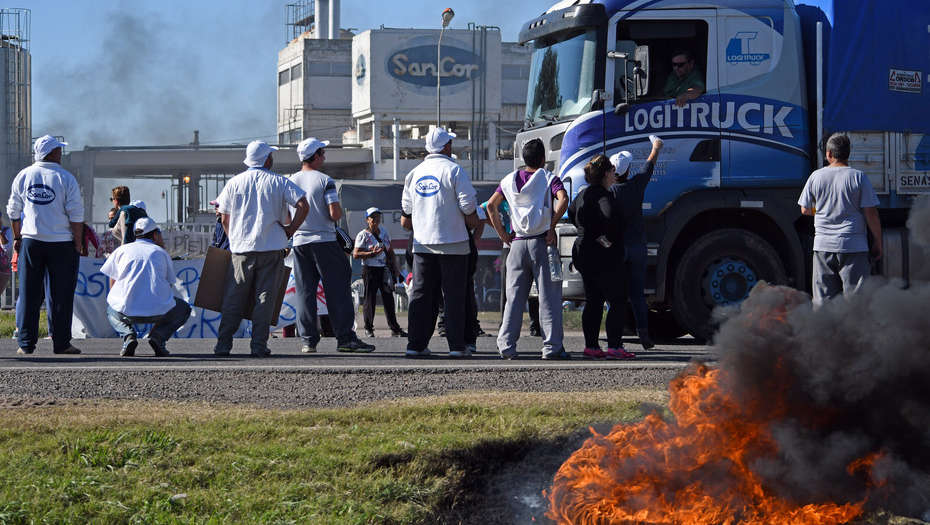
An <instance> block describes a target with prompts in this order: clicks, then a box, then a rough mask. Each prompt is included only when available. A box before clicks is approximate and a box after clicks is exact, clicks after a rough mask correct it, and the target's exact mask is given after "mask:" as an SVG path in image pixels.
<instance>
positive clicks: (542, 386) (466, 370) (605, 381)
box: [0, 334, 713, 408]
mask: <svg viewBox="0 0 930 525" xmlns="http://www.w3.org/2000/svg"><path fill="white" fill-rule="evenodd" d="M368 341H370V342H373V343H374V344H376V345H377V347H378V348H377V350H376V351H375V352H373V353H371V354H343V353H337V352H336V351H335V340H333V339H324V340H323V341H322V342H321V344H320V345H319V347H318V348H319V351H318V353H316V354H308V355H304V354H301V353H300V352H299V350H298V346H297V340H296V339H271V340H270V341H269V348H270V349H271V351H272V355H271V356H270V357H267V358H263V359H256V358H252V357H250V356H249V355H248V341H247V340H236V343H235V346H234V348H233V355H232V356H231V357H228V358H218V357H215V356H214V355H213V353H212V348H213V344H214V342H215V341H214V340H212V339H176V340H172V341H169V344H168V348H169V350H171V352H172V356H171V357H169V358H155V357H154V356H152V353H151V350H150V349H149V348H148V345H147V344H146V343H145V342H144V341H143V342H141V343H140V345H139V348H138V349H137V350H136V355H137V356H136V357H132V358H126V357H120V356H119V349H120V342H119V340H117V339H86V340H75V341H74V344H75V346H77V347H78V348H81V350H82V354H81V355H78V356H70V355H68V356H66V355H54V354H52V352H51V341H48V340H46V341H42V342H40V343H39V347H38V349H37V351H36V353H35V354H32V355H29V356H20V355H17V354H16V344H15V342H14V341H12V340H10V339H6V340H3V341H0V405H11V404H12V405H19V404H34V403H57V402H62V401H68V400H84V399H151V400H173V401H207V402H216V403H229V404H247V405H258V406H266V407H280V408H299V407H331V406H347V405H354V404H358V403H363V402H366V401H373V400H381V399H396V398H401V397H421V396H432V395H443V394H448V393H453V392H461V391H486V390H497V391H521V392H551V391H559V392H563V391H564V392H579V391H599V390H608V389H615V388H663V387H664V386H665V385H666V384H667V382H668V380H669V379H671V378H672V377H674V376H675V374H677V373H678V372H679V371H680V370H681V369H682V368H684V367H685V366H687V364H688V363H690V362H691V361H692V360H695V359H703V360H708V359H712V358H713V356H712V354H711V352H710V349H709V348H708V347H706V346H702V345H697V344H694V343H693V341H691V340H688V339H682V340H679V341H678V342H677V343H676V344H672V345H659V346H657V347H656V348H654V349H653V350H650V351H648V352H644V351H639V352H637V358H636V359H635V360H628V361H604V360H589V359H580V358H577V357H578V356H580V352H575V357H576V359H573V360H570V361H543V360H541V359H539V345H540V341H541V340H540V339H539V338H537V337H523V338H522V339H521V341H520V344H519V346H518V349H519V351H520V353H521V357H520V358H519V359H517V360H512V361H505V360H502V359H500V358H499V357H498V356H497V351H496V346H495V338H493V337H482V338H480V339H479V341H478V353H477V354H475V355H474V356H473V357H471V358H468V359H450V358H448V357H447V355H446V344H445V342H444V341H441V340H438V339H437V338H434V340H433V345H432V348H433V350H434V356H433V357H431V358H428V359H407V358H405V357H404V356H403V352H404V349H405V348H406V339H401V338H389V337H379V338H375V339H368ZM583 343H584V341H583V339H582V338H581V337H580V334H575V335H571V336H569V337H567V338H566V340H565V346H566V348H568V349H572V350H580V349H581V348H583ZM627 347H628V348H629V349H631V350H634V351H636V350H637V349H638V345H636V344H635V339H634V340H630V341H628V342H627Z"/></svg>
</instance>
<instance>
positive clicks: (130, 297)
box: [100, 217, 191, 357]
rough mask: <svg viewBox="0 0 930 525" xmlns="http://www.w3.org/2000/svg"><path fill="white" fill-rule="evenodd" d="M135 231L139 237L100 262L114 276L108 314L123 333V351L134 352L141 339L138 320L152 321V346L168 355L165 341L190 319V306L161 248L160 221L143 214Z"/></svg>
mask: <svg viewBox="0 0 930 525" xmlns="http://www.w3.org/2000/svg"><path fill="white" fill-rule="evenodd" d="M133 233H134V234H135V239H136V240H135V241H133V242H130V243H127V244H124V245H122V246H120V247H119V248H117V249H116V251H114V252H113V253H112V254H111V255H110V257H108V258H107V260H106V262H105V263H103V266H101V267H100V273H102V274H104V275H106V276H107V277H109V278H110V293H108V294H107V320H108V321H110V326H112V327H113V329H114V330H116V333H118V334H119V335H120V337H122V338H123V348H122V350H121V351H120V354H119V355H121V356H123V357H130V356H133V355H135V353H136V346H138V344H139V341H138V334H137V333H136V329H135V327H134V326H133V325H134V324H149V323H151V324H153V325H154V326H152V330H151V331H150V332H149V346H151V347H152V350H153V351H154V352H155V355H156V356H157V357H167V356H169V355H171V354H170V353H169V352H168V349H167V347H166V346H165V342H166V341H168V339H169V338H171V336H172V335H174V333H175V331H177V329H178V328H181V326H183V325H184V323H185V322H187V319H188V318H189V317H190V314H191V307H190V305H189V304H187V303H186V302H185V301H182V300H181V299H178V298H177V297H175V296H174V290H173V285H174V282H175V280H176V277H175V274H174V265H173V264H172V263H171V256H170V255H168V252H166V251H165V249H164V248H162V245H163V244H164V241H163V239H162V235H161V230H160V229H159V228H158V224H156V223H155V221H154V220H152V219H151V218H149V217H143V218H141V219H138V220H137V221H136V224H135V225H134V227H133Z"/></svg>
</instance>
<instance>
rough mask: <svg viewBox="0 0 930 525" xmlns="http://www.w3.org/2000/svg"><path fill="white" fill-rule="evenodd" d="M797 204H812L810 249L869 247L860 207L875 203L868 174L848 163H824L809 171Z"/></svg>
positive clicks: (834, 250) (857, 249) (833, 250)
mask: <svg viewBox="0 0 930 525" xmlns="http://www.w3.org/2000/svg"><path fill="white" fill-rule="evenodd" d="M798 205H800V206H803V207H805V208H813V209H814V210H815V213H814V251H818V252H831V253H859V252H868V251H869V242H868V238H867V237H866V223H865V215H863V213H862V208H871V207H875V206H878V196H877V195H875V190H874V189H873V188H872V183H871V182H870V181H869V178H868V177H867V176H866V175H865V174H864V173H862V172H861V171H859V170H856V169H853V168H848V167H835V168H831V167H826V168H820V169H819V170H817V171H815V172H814V173H811V176H810V178H808V179H807V184H805V185H804V190H803V191H801V197H800V198H799V199H798Z"/></svg>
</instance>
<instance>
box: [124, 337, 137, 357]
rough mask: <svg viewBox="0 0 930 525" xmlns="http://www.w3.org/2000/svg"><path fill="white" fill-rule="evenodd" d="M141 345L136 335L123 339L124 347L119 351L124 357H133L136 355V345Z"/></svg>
mask: <svg viewBox="0 0 930 525" xmlns="http://www.w3.org/2000/svg"><path fill="white" fill-rule="evenodd" d="M137 346H139V340H138V339H136V338H135V337H133V338H131V339H127V340H125V341H123V348H122V350H120V351H119V355H120V356H122V357H132V356H134V355H136V347H137Z"/></svg>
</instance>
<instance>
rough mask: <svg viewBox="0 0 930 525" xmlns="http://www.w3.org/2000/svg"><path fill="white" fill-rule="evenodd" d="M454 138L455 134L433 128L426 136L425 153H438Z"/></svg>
mask: <svg viewBox="0 0 930 525" xmlns="http://www.w3.org/2000/svg"><path fill="white" fill-rule="evenodd" d="M454 138H455V133H452V132H451V131H446V130H445V128H433V129H431V130H429V133H427V134H426V151H427V152H429V153H439V152H440V151H442V148H444V147H445V146H446V144H448V143H449V141H450V140H452V139H454Z"/></svg>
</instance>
